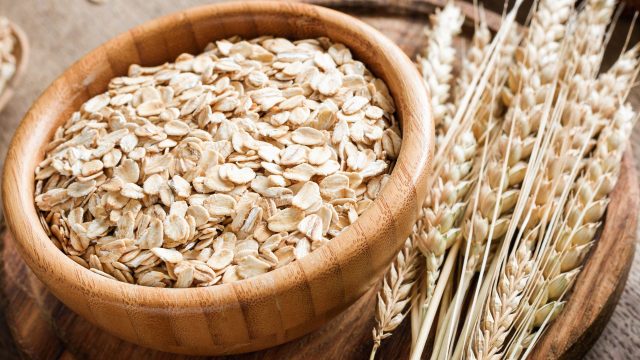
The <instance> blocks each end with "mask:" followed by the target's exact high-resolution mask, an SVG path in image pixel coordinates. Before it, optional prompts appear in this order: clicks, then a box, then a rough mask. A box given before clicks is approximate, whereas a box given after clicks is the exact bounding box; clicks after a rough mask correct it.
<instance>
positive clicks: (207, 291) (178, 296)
mask: <svg viewBox="0 0 640 360" xmlns="http://www.w3.org/2000/svg"><path fill="white" fill-rule="evenodd" d="M282 4H283V3H281V2H276V1H251V2H243V3H242V10H243V11H245V12H247V13H256V14H259V15H262V14H264V13H265V11H266V12H268V11H277V12H279V13H281V12H282V11H285V12H288V13H290V14H291V15H298V16H299V15H300V14H299V12H298V11H299V10H300V9H306V10H307V11H306V12H305V16H309V14H310V13H313V14H314V15H315V16H316V17H317V19H316V20H320V21H323V22H328V23H330V24H331V25H336V24H337V23H339V22H344V23H345V24H348V25H340V26H342V27H343V28H347V27H348V28H352V29H357V30H359V31H360V32H362V33H363V34H365V37H369V38H370V40H372V41H376V42H378V43H379V44H380V46H381V47H383V48H385V49H386V50H388V51H387V52H386V53H385V54H381V56H384V57H388V58H390V59H391V60H390V61H391V62H395V63H396V64H397V65H398V66H395V67H393V68H391V69H388V71H389V72H390V75H388V76H396V77H398V78H399V79H402V80H401V81H402V83H403V84H405V86H407V87H408V88H410V89H413V90H418V91H413V92H410V93H409V92H407V93H404V94H402V96H405V97H407V98H408V99H410V100H406V101H407V102H408V103H414V104H420V108H412V109H409V110H407V111H406V113H403V114H401V113H400V111H401V110H400V107H398V106H396V109H397V110H396V117H398V118H399V119H400V120H401V121H402V132H403V146H402V148H401V151H400V154H399V156H398V159H397V161H396V164H395V167H394V170H393V171H392V172H391V178H390V180H391V181H390V183H391V182H392V181H399V182H402V183H403V184H405V183H408V184H409V185H410V186H411V188H412V191H411V193H401V192H399V191H392V189H390V188H391V186H389V185H391V184H389V185H388V186H386V187H385V188H384V189H382V192H381V194H380V195H379V197H378V198H377V199H376V200H374V202H373V204H372V205H371V206H370V207H369V208H368V209H367V210H366V211H365V212H364V213H363V214H362V215H361V216H360V217H359V219H358V220H357V222H356V223H354V224H352V225H351V226H349V228H348V229H347V230H345V231H344V232H343V233H341V234H340V235H339V236H337V237H335V238H333V239H332V240H331V241H330V242H329V243H328V244H327V245H325V246H323V247H321V248H319V249H316V250H315V251H312V252H311V253H310V254H309V255H307V256H306V257H304V258H303V259H300V260H296V261H294V262H292V263H290V264H287V265H285V266H283V267H281V268H278V269H274V270H272V271H269V272H267V273H265V274H261V275H258V276H255V277H252V278H249V279H243V280H240V281H236V282H232V283H227V284H217V285H214V286H210V287H190V288H155V287H147V286H142V285H137V284H129V283H125V282H121V281H117V280H113V279H109V278H106V277H104V276H101V275H99V274H96V273H94V272H92V271H90V270H89V269H86V268H84V267H83V266H80V265H79V264H77V263H75V262H74V261H73V260H71V259H70V258H69V257H68V256H67V255H66V254H65V253H64V252H62V251H61V250H60V249H58V248H57V247H55V245H54V244H53V242H52V241H51V239H50V238H49V236H48V235H47V234H46V233H45V231H44V229H43V228H42V225H41V223H40V221H39V218H38V215H37V211H36V209H35V204H34V195H33V188H34V181H35V175H34V168H33V167H30V166H29V165H27V166H22V165H21V163H22V162H23V161H21V159H19V154H22V153H23V152H25V151H28V150H27V149H28V145H29V144H28V141H29V140H28V138H29V136H28V134H25V132H26V131H27V130H29V129H31V130H33V129H32V128H33V127H34V126H35V125H37V124H38V123H39V119H38V118H37V116H35V112H36V109H37V108H40V107H41V106H42V105H43V104H46V103H47V102H48V100H47V99H46V97H47V95H48V94H50V93H51V92H57V91H60V89H59V88H58V87H60V86H66V83H63V80H64V79H66V78H67V77H68V76H69V75H70V74H71V73H72V72H73V70H74V69H76V67H78V66H79V65H81V63H82V62H83V60H84V59H87V58H88V57H91V56H92V55H96V54H99V53H100V52H101V51H102V49H104V48H105V47H107V46H113V45H116V44H117V43H118V41H121V40H123V39H125V38H126V37H129V36H130V34H131V32H132V31H149V30H155V29H161V28H162V27H163V26H164V25H165V24H166V23H167V22H168V21H170V20H173V19H176V18H180V19H187V20H188V21H190V20H191V17H192V16H195V15H197V14H198V12H200V11H203V10H207V11H210V10H215V13H216V14H218V15H219V14H223V13H225V12H226V11H232V10H231V9H234V10H235V11H237V8H238V4H233V3H231V2H223V3H217V4H208V5H202V6H197V7H191V8H187V9H185V10H180V11H176V12H173V13H170V14H168V15H164V16H161V17H159V18H155V19H153V20H150V21H147V22H144V23H143V24H141V25H138V26H136V27H134V28H132V29H130V30H128V31H125V32H123V33H120V34H119V35H117V36H115V37H113V38H111V39H110V40H108V41H107V42H105V43H103V44H101V45H100V46H98V47H97V48H95V49H93V50H91V51H90V52H88V53H86V54H85V55H84V56H83V57H81V58H80V59H79V60H78V61H76V62H75V63H73V64H72V65H71V66H70V67H68V68H67V69H66V70H65V71H64V72H63V73H62V74H61V75H60V76H59V77H57V78H56V80H54V81H53V82H52V83H51V84H50V85H49V86H48V87H47V88H46V90H45V91H44V92H43V93H42V94H41V95H40V96H39V97H38V98H37V99H36V100H35V102H34V103H33V104H32V106H31V107H30V108H29V110H28V112H27V113H26V114H25V116H24V118H23V119H22V121H21V122H20V125H19V127H18V128H17V130H16V132H15V134H14V136H13V139H12V141H11V144H10V146H9V149H8V152H7V158H6V161H5V167H4V174H3V181H2V183H3V184H2V191H3V205H4V209H5V214H6V215H5V217H6V220H7V224H8V226H9V228H10V229H11V230H12V233H13V235H14V238H15V239H16V243H17V245H18V249H19V251H20V253H21V254H22V256H23V258H24V259H25V261H26V262H27V264H28V265H29V267H31V268H34V267H36V268H37V269H38V270H40V271H42V272H46V273H47V274H49V275H50V276H51V277H52V279H53V280H52V281H56V282H62V283H65V284H66V285H68V286H70V287H73V288H75V289H77V290H81V291H83V292H84V293H85V294H91V295H93V296H100V297H102V298H103V299H105V300H108V301H116V302H126V303H127V304H131V305H138V306H147V307H161V308H167V307H171V308H176V307H180V308H191V307H200V306H202V302H203V301H207V300H214V299H215V300H216V301H215V302H216V303H220V299H222V301H223V302H224V301H225V300H226V299H235V300H237V296H236V295H235V294H236V291H238V290H240V289H241V288H247V287H258V288H260V287H268V288H269V289H271V291H274V290H275V291H277V292H284V291H285V290H286V289H287V288H290V287H291V285H290V284H287V283H286V281H282V280H283V279H286V277H287V269H288V268H291V267H292V266H298V267H301V269H302V271H303V272H304V275H305V278H306V280H307V281H309V280H310V279H312V278H320V277H322V276H323V274H322V270H323V269H322V268H320V267H319V264H322V263H324V262H326V260H323V258H326V257H327V256H335V255H336V253H334V252H333V250H335V249H338V248H342V247H344V246H345V244H348V242H347V241H348V240H352V239H353V238H355V237H360V236H363V235H365V234H367V233H372V232H374V231H379V228H380V226H379V225H378V224H376V226H374V228H377V229H373V230H371V229H363V228H362V227H359V226H358V224H362V223H363V222H364V221H365V220H366V219H367V218H371V214H372V211H373V209H374V208H376V206H377V205H376V204H377V203H379V202H380V201H379V199H380V198H383V197H387V198H388V197H391V196H396V195H400V198H398V199H394V200H393V201H400V202H405V203H406V202H407V201H410V200H411V198H420V197H421V196H423V195H424V194H425V193H426V192H425V190H426V189H423V190H420V189H417V187H418V186H417V185H416V184H417V182H418V181H419V180H421V179H424V177H425V176H427V174H428V172H429V171H430V167H431V163H432V157H433V145H434V133H433V132H434V130H433V116H432V111H431V107H430V102H429V97H428V92H427V90H425V88H424V86H423V83H422V79H421V77H420V75H419V74H418V72H417V70H416V69H415V67H414V66H413V63H412V62H411V60H410V59H409V58H408V57H407V56H406V55H405V54H404V52H403V51H402V50H400V49H399V48H398V47H397V45H396V44H395V43H393V42H392V41H391V40H390V39H388V38H387V37H386V36H384V35H382V34H381V33H380V32H379V31H378V30H376V29H374V28H373V27H371V26H370V25H367V24H365V23H364V22H362V21H361V20H359V19H356V18H354V17H352V16H350V15H347V14H344V13H342V12H339V11H336V10H332V9H328V8H324V7H320V6H316V5H311V4H303V3H295V4H288V6H286V7H284V8H283V7H282ZM214 40H216V39H211V41H214ZM347 46H348V45H347ZM363 62H364V61H363ZM365 64H366V62H365ZM379 75H381V74H376V76H378V77H380V76H379ZM116 76H117V75H116ZM398 95H399V94H392V96H393V98H394V101H395V102H396V105H398ZM403 101H404V100H403ZM61 116H62V115H58V117H61ZM61 123H62V121H59V122H58V124H54V125H50V127H55V128H57V127H58V126H59V124H61ZM409 125H410V126H411V127H412V129H413V130H415V131H417V133H418V134H419V137H420V139H418V140H420V141H421V142H420V143H419V144H416V143H415V142H418V140H415V139H407V138H405V137H404V134H405V133H406V131H407V127H408V126H409ZM46 138H47V139H48V140H47V141H50V136H47V137H46ZM414 140H415V141H414ZM35 141H37V140H35ZM40 145H41V146H42V145H46V142H45V143H42V142H41V143H40ZM410 150H411V151H412V152H413V153H410ZM425 150H426V151H425ZM416 151H418V152H422V153H416ZM31 153H36V152H34V151H31ZM30 156H31V157H33V158H35V159H37V160H36V161H35V164H37V163H39V161H41V160H42V156H40V155H30ZM409 158H411V160H412V163H408V159H409ZM25 162H28V161H25ZM407 165H411V166H412V167H411V168H410V170H409V172H410V174H411V175H412V176H411V177H410V178H407V177H403V178H402V179H399V176H400V175H399V174H398V168H399V166H401V167H403V166H407ZM36 166H37V165H36ZM25 181H26V182H27V183H26V185H25ZM17 204H20V205H17ZM414 210H415V212H416V213H417V211H418V210H419V209H417V208H416V209H414ZM391 211H392V212H393V214H394V215H398V213H399V210H398V209H393V210H391ZM356 228H359V229H358V230H356ZM356 232H357V233H358V234H356ZM403 242H404V241H402V242H400V241H398V243H399V244H401V243H403ZM303 265H308V266H303ZM52 269H55V270H56V271H51V270H52ZM309 269H312V270H311V272H309ZM40 271H36V274H37V275H38V277H40V276H39V272H40ZM47 287H48V288H49V289H51V286H47ZM185 295H187V296H185ZM194 299H198V300H197V301H194ZM189 300H191V301H189Z"/></svg>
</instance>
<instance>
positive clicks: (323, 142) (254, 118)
mask: <svg viewBox="0 0 640 360" xmlns="http://www.w3.org/2000/svg"><path fill="white" fill-rule="evenodd" d="M394 111H395V109H394V103H393V100H392V98H391V96H390V94H389V91H388V89H387V87H386V86H385V84H384V83H383V82H382V81H381V80H380V79H377V78H375V77H374V76H373V75H372V74H371V73H370V72H369V71H368V70H367V68H366V67H365V66H364V65H363V64H362V63H361V62H359V61H356V60H354V59H353V58H352V56H351V52H350V51H349V49H347V48H346V47H345V46H344V45H342V44H335V43H332V42H331V41H330V40H328V39H326V38H320V39H311V40H301V41H296V42H291V41H289V40H286V39H282V38H272V37H260V38H257V39H254V40H251V41H243V40H241V39H239V38H232V39H229V40H223V41H218V42H216V43H215V44H210V45H209V46H207V48H206V49H205V52H204V53H202V54H200V55H197V56H193V55H189V54H183V55H180V56H179V57H178V58H177V59H176V61H175V63H168V64H164V65H161V66H156V67H141V66H138V65H133V66H131V67H130V69H129V74H128V76H126V77H118V78H114V79H112V80H111V82H110V83H109V90H108V91H107V92H106V93H104V94H100V95H98V96H96V97H94V98H92V99H90V100H89V101H87V102H86V103H84V105H83V106H82V108H81V110H80V111H79V112H76V113H74V114H73V115H72V116H71V118H70V119H69V120H68V121H67V122H66V123H65V124H64V125H63V126H62V127H60V128H59V129H58V130H57V132H56V134H55V137H54V139H53V141H52V143H51V144H50V145H49V146H48V147H47V148H46V158H45V160H44V161H43V162H42V163H41V164H40V165H39V166H38V168H37V169H36V181H37V183H36V194H35V195H36V205H37V208H38V209H39V210H40V215H41V221H42V223H43V226H44V227H45V228H46V229H47V231H48V232H49V234H50V236H51V238H52V240H53V241H54V242H55V243H56V245H57V246H58V247H59V248H60V249H62V250H63V251H64V252H65V253H66V254H67V255H69V257H71V258H72V259H73V260H75V261H76V262H77V263H79V264H80V265H82V266H85V267H87V268H89V269H91V270H92V271H94V272H96V273H99V274H102V275H104V276H107V277H109V278H115V279H117V280H120V281H126V282H129V283H135V284H140V285H146V286H159V287H181V288H183V287H190V286H210V285H214V284H217V283H220V282H222V283H228V282H231V281H236V280H240V279H245V278H249V277H252V276H256V275H259V274H262V273H265V272H267V271H270V270H273V269H276V268H278V267H281V266H283V265H286V264H288V263H289V262H291V261H293V260H295V259H300V258H302V257H304V256H305V255H307V254H309V252H310V251H313V250H314V249H316V248H318V247H320V246H322V245H324V244H325V243H327V242H328V241H329V240H330V239H331V238H333V237H335V236H337V235H338V234H340V232H342V231H343V230H344V229H345V228H346V227H347V226H349V225H350V224H352V223H353V222H354V221H356V220H357V219H358V216H359V215H360V214H362V212H363V211H364V210H365V209H366V208H367V207H369V205H371V203H372V201H373V199H375V198H376V196H377V194H378V192H379V191H380V189H381V188H382V186H384V184H385V183H386V182H387V181H388V176H389V175H388V173H389V172H390V170H391V167H392V164H393V161H394V159H396V157H397V156H398V152H399V150H400V143H401V139H400V130H399V128H398V124H397V123H396V121H395V119H394V116H393V113H394Z"/></svg>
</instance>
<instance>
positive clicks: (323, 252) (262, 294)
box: [2, 2, 433, 355]
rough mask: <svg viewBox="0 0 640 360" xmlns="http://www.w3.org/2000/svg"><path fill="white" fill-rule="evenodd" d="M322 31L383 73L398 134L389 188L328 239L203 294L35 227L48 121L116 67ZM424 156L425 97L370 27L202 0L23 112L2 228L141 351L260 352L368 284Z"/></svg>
mask: <svg viewBox="0 0 640 360" xmlns="http://www.w3.org/2000/svg"><path fill="white" fill-rule="evenodd" d="M264 34H270V35H276V36H283V37H287V38H315V37H320V36H327V37H330V38H332V39H333V40H334V41H337V42H341V43H344V44H345V45H347V46H348V47H349V48H350V49H351V50H352V52H353V53H354V55H355V56H356V57H357V58H359V59H361V60H362V61H363V62H364V63H366V64H367V66H368V67H369V69H371V70H372V71H373V72H374V73H375V74H376V75H378V76H379V77H381V78H382V79H383V80H385V82H386V84H387V85H388V87H389V90H390V91H391V94H392V95H393V96H394V99H395V101H396V107H397V117H398V118H399V121H400V123H401V127H402V132H403V144H402V150H401V151H400V155H399V157H398V160H397V162H396V165H395V168H394V170H393V172H392V173H391V176H390V182H389V184H388V185H387V186H385V188H384V189H383V190H382V191H381V194H380V195H379V197H378V199H376V200H375V201H374V203H373V204H372V206H371V207H370V208H369V209H368V210H367V211H365V212H364V213H363V214H362V216H361V217H360V219H359V220H358V221H357V222H356V223H354V224H352V225H351V226H350V227H349V228H348V229H346V230H345V231H344V232H343V233H342V234H341V235H340V236H338V237H336V238H335V239H333V240H332V241H331V242H330V243H329V244H328V245H326V246H324V247H322V248H320V249H318V250H317V251H314V252H313V253H312V254H310V255H309V256H307V257H305V258H304V259H302V260H300V261H296V262H294V263H292V264H291V265H289V266H284V267H282V268H280V269H277V270H274V271H271V272H269V273H267V274H263V275H260V276H256V277H254V278H251V279H247V280H244V281H239V282H235V283H230V284H221V285H217V286H215V287H211V288H191V289H157V288H147V287H140V286H136V285H131V284H126V283H120V282H117V281H113V280H110V279H106V278H104V277H102V276H99V275H96V274H94V273H92V272H90V271H88V270H87V269H85V268H82V267H80V266H78V265H77V264H75V263H74V262H73V261H71V260H70V259H68V258H67V257H66V256H64V255H63V254H62V253H61V252H60V251H59V250H58V249H57V248H56V247H55V246H54V245H53V243H52V242H51V241H50V239H49V238H48V237H47V235H46V233H45V232H44V230H43V229H42V228H41V226H40V225H39V221H38V218H37V214H36V211H35V207H34V205H33V183H34V169H35V167H36V166H37V164H38V163H39V162H40V161H41V159H42V157H43V150H42V149H43V148H44V146H45V145H46V144H47V143H48V142H49V140H50V138H51V136H52V134H53V132H54V131H55V129H56V128H57V127H58V126H59V125H60V124H61V123H62V122H64V121H66V119H67V118H68V116H69V115H70V114H71V113H72V112H73V111H74V110H75V109H77V108H78V107H79V106H80V104H82V103H83V102H84V101H86V100H87V99H89V98H90V97H91V96H94V95H96V94H98V93H101V92H103V91H105V90H106V87H107V83H108V81H109V80H110V79H111V78H112V77H114V76H118V75H123V74H126V71H127V69H128V66H129V64H132V63H139V64H142V65H157V64H162V63H164V62H166V61H173V59H175V57H176V56H178V55H179V54H181V53H184V52H190V53H196V52H198V51H201V50H202V49H203V48H204V47H205V45H206V44H207V43H209V42H210V41H212V40H216V39H223V38H227V37H229V36H233V35H240V36H243V37H245V38H254V37H256V36H260V35H264ZM432 152H433V122H432V118H431V111H430V106H429V101H428V96H427V92H426V91H425V90H424V87H423V85H422V82H421V80H420V78H419V75H418V73H417V70H416V69H415V67H414V66H413V65H412V64H411V61H410V60H409V58H408V57H407V56H406V55H405V54H404V53H403V52H402V51H400V49H398V48H397V46H396V45H395V44H394V43H393V42H391V41H390V40H389V39H388V38H386V37H384V36H383V35H382V34H380V33H379V32H378V31H376V30H375V29H373V28H372V27H370V26H368V25H366V24H364V23H362V22H360V21H358V20H356V19H355V18H352V17H349V16H347V15H345V14H342V13H339V12H336V11H333V10H329V9H325V8H319V7H315V6H311V5H306V4H301V3H281V2H244V3H224V4H216V5H209V6H201V7H197V8H192V9H189V10H184V11H181V12H178V13H175V14H172V15H168V16H165V17H162V18H159V19H157V20H153V21H150V22H148V23H145V24H143V25H140V26H138V27H136V28H134V29H132V30H130V31H128V32H126V33H124V34H122V35H119V36H117V37H115V38H114V39H113V40H110V41H109V42H107V43H105V44H104V45H102V46H100V47H98V48H97V49H96V50H94V51H92V52H90V53H89V54H87V55H86V56H84V57H83V58H81V59H80V60H79V61H78V62H76V63H75V64H74V65H73V66H71V67H70V68H69V69H68V70H67V71H65V72H64V74H63V75H62V76H61V77H59V78H58V79H57V80H55V81H54V82H53V84H52V85H51V86H50V87H49V88H48V89H47V90H46V91H45V92H44V93H43V95H42V96H41V97H40V98H39V99H38V100H37V101H36V102H35V103H34V104H33V106H32V107H31V109H30V110H29V112H28V113H27V114H26V116H25V118H24V120H23V122H22V123H21V125H20V127H19V128H18V129H17V131H16V134H15V135H14V139H13V141H12V143H11V145H10V147H9V151H8V155H7V159H6V163H5V171H4V177H3V184H2V185H3V202H4V209H5V216H6V221H7V224H8V227H9V228H10V230H11V231H12V233H13V234H14V236H15V240H16V244H17V249H18V250H19V252H20V253H21V255H22V257H23V259H24V260H25V262H26V263H27V265H28V266H29V267H30V268H31V269H32V270H33V272H34V273H35V274H36V276H37V277H38V278H39V279H40V280H42V282H43V283H44V284H45V285H46V287H47V289H48V290H49V291H51V292H52V293H53V294H54V295H55V296H56V297H57V298H59V299H60V300H61V301H62V302H63V303H64V304H65V305H67V306H68V307H69V308H71V309H72V310H74V311H75V312H76V313H78V314H80V315H81V316H82V317H84V318H85V319H88V320H89V321H90V322H92V323H93V324H96V325H97V326H99V327H100V328H102V329H104V330H106V331H109V332H110V333H112V334H114V335H116V336H118V337H120V338H122V339H125V340H127V341H130V342H134V343H137V344H139V345H142V346H146V347H150V348H154V349H157V350H162V351H170V352H175V353H185V354H192V355H217V354H227V353H232V354H233V353H240V352H247V351H253V350H259V349H263V348H266V347H270V346H274V345H277V344H281V343H284V342H286V341H290V340H292V339H295V338H297V337H300V336H301V335H304V334H306V333H308V332H310V331H312V330H314V329H316V328H318V327H319V326H320V325H322V324H323V323H324V322H326V321H328V320H329V319H331V318H333V317H335V316H336V315H337V314H338V313H340V312H341V311H342V310H344V309H345V308H346V307H347V306H348V305H350V304H352V303H353V302H354V301H356V300H357V299H358V298H360V297H361V296H362V294H364V293H365V292H366V291H367V290H369V289H370V288H371V287H372V286H373V285H374V284H375V283H376V281H377V279H378V278H379V277H380V275H381V274H382V273H383V272H384V270H385V269H386V268H387V266H388V265H389V263H390V262H391V260H392V259H393V257H394V256H395V254H396V252H397V251H398V249H399V248H400V246H402V244H403V242H404V240H405V239H406V237H407V236H408V234H409V232H410V231H411V228H412V226H413V223H414V221H415V218H416V216H417V214H418V210H419V204H421V202H422V199H424V196H425V194H426V186H427V185H426V184H427V176H428V172H429V168H430V164H431V157H432Z"/></svg>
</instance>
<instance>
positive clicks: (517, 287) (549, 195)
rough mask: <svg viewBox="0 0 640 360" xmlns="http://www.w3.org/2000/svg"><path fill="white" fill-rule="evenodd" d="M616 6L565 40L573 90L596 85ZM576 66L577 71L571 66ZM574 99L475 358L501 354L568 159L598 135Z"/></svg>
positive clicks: (600, 7) (579, 97) (594, 12)
mask: <svg viewBox="0 0 640 360" xmlns="http://www.w3.org/2000/svg"><path fill="white" fill-rule="evenodd" d="M614 6H615V4H614V3H613V2H611V1H600V0H595V1H594V0H592V1H590V2H589V3H588V4H587V6H586V8H585V9H584V11H581V12H580V14H579V15H578V21H577V26H576V29H575V33H571V34H568V36H566V37H565V42H567V43H568V44H569V47H570V50H569V52H568V56H567V59H566V60H565V62H564V63H565V64H570V65H569V66H568V67H567V68H565V77H566V78H567V79H568V82H569V86H570V88H571V89H572V90H575V89H581V88H582V89H584V88H586V89H590V88H592V86H591V85H590V84H589V82H591V83H593V80H594V79H593V75H594V73H595V71H596V70H597V68H598V67H599V65H600V59H601V57H600V56H599V55H600V53H601V50H600V49H601V48H602V46H601V42H602V39H603V38H604V33H605V29H606V27H607V24H608V23H609V20H610V17H611V14H612V13H613V8H614ZM588 32H590V33H591V34H592V35H593V36H592V38H590V41H591V42H590V45H589V46H585V45H584V44H585V40H584V36H586V35H587V33H588ZM598 41H600V43H598ZM575 63H577V65H578V66H572V65H574V64H575ZM567 69H568V70H567ZM594 69H595V70H594ZM571 94H572V95H571V97H570V100H569V101H567V102H566V104H565V110H564V114H563V119H564V121H563V124H564V125H565V128H564V129H560V130H559V132H560V134H561V136H557V137H556V140H555V144H553V145H552V146H551V147H549V148H548V149H547V151H546V156H547V158H546V159H545V161H546V166H545V167H543V171H542V176H540V177H536V183H537V184H534V187H535V188H536V189H537V190H536V191H535V193H534V195H532V196H531V197H530V199H529V201H528V204H527V206H526V208H527V211H526V213H527V216H526V217H525V218H524V222H525V224H522V225H521V226H524V228H523V229H521V232H522V233H523V235H522V234H520V235H519V237H520V236H522V237H523V238H525V239H527V240H526V241H525V243H523V244H521V245H518V246H517V247H516V249H515V250H514V252H513V253H512V254H511V255H510V256H509V259H508V262H507V265H506V267H504V268H503V270H502V272H501V273H500V275H499V280H498V282H497V285H496V286H495V288H494V290H493V291H492V293H491V296H490V299H489V301H488V302H487V305H486V308H485V310H484V312H483V315H482V317H481V320H480V322H479V324H478V328H477V329H476V330H475V332H474V333H473V335H472V337H473V343H472V345H471V346H470V348H469V349H470V352H469V356H470V357H472V358H492V357H496V356H498V354H500V352H501V349H502V346H503V344H504V341H505V339H506V336H507V334H508V332H509V330H510V329H511V328H512V326H513V325H514V321H515V319H516V311H517V309H518V308H519V304H520V301H521V299H522V297H523V295H524V294H523V292H524V290H525V287H526V284H527V281H528V278H529V275H530V272H531V269H532V267H533V264H534V260H533V259H532V257H533V256H534V254H533V251H534V248H535V246H534V244H533V242H534V241H535V238H536V236H537V235H538V233H539V230H540V228H541V227H544V223H543V224H541V222H543V219H544V218H545V217H548V216H549V214H552V213H553V212H554V207H556V206H558V204H560V203H561V200H560V199H559V196H560V195H561V192H562V190H563V189H564V188H565V187H566V185H567V184H568V182H569V179H570V178H571V169H572V166H571V164H572V161H571V160H568V159H577V158H580V157H582V155H583V152H584V151H585V147H584V146H583V143H584V139H585V136H584V134H590V132H592V131H593V128H592V127H593V125H594V124H593V122H585V121H580V120H581V119H582V118H583V117H582V116H581V114H583V113H584V111H581V109H582V108H583V105H582V104H581V103H580V102H581V101H583V100H584V98H585V97H586V93H585V91H580V92H578V91H572V92H571ZM574 126H577V127H574ZM588 137H589V136H586V138H588ZM572 143H573V144H572ZM567 147H568V148H567Z"/></svg>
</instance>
